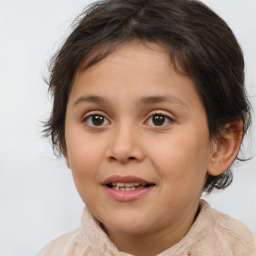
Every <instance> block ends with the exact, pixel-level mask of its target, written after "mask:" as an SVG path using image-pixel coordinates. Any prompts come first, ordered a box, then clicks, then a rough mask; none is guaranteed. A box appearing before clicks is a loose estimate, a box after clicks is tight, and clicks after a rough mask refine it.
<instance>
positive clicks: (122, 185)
mask: <svg viewBox="0 0 256 256" xmlns="http://www.w3.org/2000/svg"><path fill="white" fill-rule="evenodd" d="M112 186H113V187H116V186H117V187H126V188H131V187H138V186H146V184H144V183H138V182H134V183H123V182H113V183H112Z"/></svg>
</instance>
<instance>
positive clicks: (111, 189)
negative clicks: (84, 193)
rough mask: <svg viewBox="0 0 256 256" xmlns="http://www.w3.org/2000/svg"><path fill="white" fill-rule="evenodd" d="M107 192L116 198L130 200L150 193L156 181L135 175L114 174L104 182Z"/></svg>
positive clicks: (117, 199) (123, 200) (122, 200)
mask: <svg viewBox="0 0 256 256" xmlns="http://www.w3.org/2000/svg"><path fill="white" fill-rule="evenodd" d="M102 185H103V186H104V188H105V190H106V192H107V194H108V195H109V196H110V197H111V198H112V199H114V200H116V201H120V202H130V201H135V200H138V199H140V198H141V197H143V196H145V195H146V194H148V193H149V192H150V191H151V190H152V189H153V188H154V186H155V184H154V183H152V182H148V181H145V180H142V179H140V178H138V177H135V176H124V177H123V176H112V177H109V178H108V179H107V180H105V182H104V183H103V184H102Z"/></svg>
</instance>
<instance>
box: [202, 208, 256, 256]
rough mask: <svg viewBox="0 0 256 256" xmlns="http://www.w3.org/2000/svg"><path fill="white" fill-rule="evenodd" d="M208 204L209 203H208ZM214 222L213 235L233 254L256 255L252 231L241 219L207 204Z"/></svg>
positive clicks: (255, 244) (221, 245)
mask: <svg viewBox="0 0 256 256" xmlns="http://www.w3.org/2000/svg"><path fill="white" fill-rule="evenodd" d="M206 204H207V203H206ZM207 207H208V211H209V213H210V215H211V218H212V222H213V226H212V227H213V229H212V232H211V233H212V236H213V237H214V238H215V239H216V241H217V242H218V244H219V245H220V247H223V249H224V250H228V251H230V253H232V254H231V255H239V256H240V255H246V256H249V255H254V256H255V255H256V242H255V239H254V237H253V234H252V232H251V231H250V230H249V229H248V228H247V227H246V226H245V225H244V224H243V223H242V222H241V221H239V220H237V219H235V218H233V217H231V216H229V215H227V214H225V213H222V212H220V211H218V210H215V209H213V208H211V207H210V206H209V205H207Z"/></svg>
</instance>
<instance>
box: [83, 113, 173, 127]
mask: <svg viewBox="0 0 256 256" xmlns="http://www.w3.org/2000/svg"><path fill="white" fill-rule="evenodd" d="M94 117H98V118H100V120H98V121H100V122H102V121H103V123H99V125H95V124H93V120H92V118H94ZM154 117H155V118H156V117H158V118H159V117H160V118H164V122H163V124H161V123H160V125H156V124H153V122H154V121H153V120H152V118H154ZM150 120H151V122H150ZM159 120H160V119H159ZM159 120H158V121H159ZM160 121H162V120H160ZM82 122H83V123H86V125H87V126H89V127H97V128H101V127H104V126H106V125H109V124H110V121H109V120H108V118H106V117H105V116H104V115H103V114H101V113H97V112H96V113H93V114H89V115H86V116H84V117H83V119H82ZM171 122H174V119H173V118H171V117H170V116H168V115H166V114H164V113H161V112H156V113H153V114H151V115H150V116H149V117H148V118H147V120H146V122H145V124H147V125H149V126H152V127H159V128H160V127H166V126H168V124H170V123H171ZM106 123H107V124H106ZM150 123H151V124H150Z"/></svg>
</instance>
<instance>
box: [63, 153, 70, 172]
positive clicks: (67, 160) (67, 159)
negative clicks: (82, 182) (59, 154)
mask: <svg viewBox="0 0 256 256" xmlns="http://www.w3.org/2000/svg"><path fill="white" fill-rule="evenodd" d="M64 157H65V160H66V165H67V167H68V168H69V169H71V167H70V161H69V156H68V152H66V153H65V155H64Z"/></svg>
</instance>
